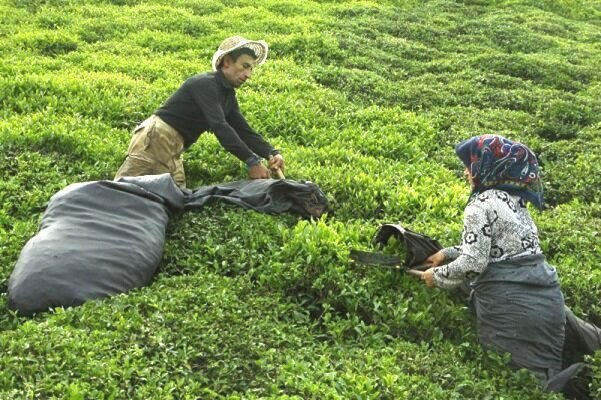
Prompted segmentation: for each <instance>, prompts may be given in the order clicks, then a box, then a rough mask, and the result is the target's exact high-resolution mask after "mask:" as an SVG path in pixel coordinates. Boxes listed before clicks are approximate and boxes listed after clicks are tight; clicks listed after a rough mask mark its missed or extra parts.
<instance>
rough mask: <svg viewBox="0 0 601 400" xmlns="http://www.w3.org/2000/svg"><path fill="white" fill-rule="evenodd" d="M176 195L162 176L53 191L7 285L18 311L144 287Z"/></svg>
mask: <svg viewBox="0 0 601 400" xmlns="http://www.w3.org/2000/svg"><path fill="white" fill-rule="evenodd" d="M182 209H183V193H182V192H181V190H180V189H179V188H178V187H177V186H176V185H175V183H174V182H173V180H172V179H171V177H170V176H169V175H167V174H165V175H160V176H153V177H150V176H143V177H136V178H125V179H124V180H123V181H121V182H113V181H97V182H85V183H75V184H72V185H69V186H68V187H66V188H65V189H63V190H61V191H59V192H58V193H56V194H55V195H54V196H53V197H52V198H51V199H50V202H49V204H48V207H47V209H46V211H45V212H44V214H43V216H42V220H41V223H40V227H39V231H38V233H37V234H36V235H35V236H34V237H32V238H31V239H30V240H29V241H28V242H27V244H26V245H25V247H24V248H23V249H22V251H21V254H20V255H19V259H18V260H17V263H16V265H15V268H14V270H13V272H12V274H11V276H10V278H9V282H8V307H9V308H10V309H12V310H17V311H19V313H20V314H22V315H30V314H33V313H35V312H39V311H46V310H48V309H49V308H52V307H57V306H63V307H69V306H76V305H79V304H82V303H83V302H84V301H86V300H89V299H96V298H102V297H106V296H110V295H114V294H118V293H124V292H127V291H129V290H131V289H133V288H137V287H142V286H145V285H147V284H148V283H149V282H150V281H151V280H152V278H153V276H154V274H155V272H156V269H157V267H158V265H159V263H160V261H161V257H162V254H163V244H164V241H165V230H166V226H167V223H168V222H169V218H170V216H171V215H172V213H177V212H180V211H181V210H182Z"/></svg>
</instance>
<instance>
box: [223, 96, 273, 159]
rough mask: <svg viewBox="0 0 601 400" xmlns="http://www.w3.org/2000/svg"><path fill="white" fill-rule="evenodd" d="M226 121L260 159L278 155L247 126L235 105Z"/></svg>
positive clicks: (261, 137)
mask: <svg viewBox="0 0 601 400" xmlns="http://www.w3.org/2000/svg"><path fill="white" fill-rule="evenodd" d="M227 121H228V122H229V123H230V125H231V126H232V127H233V128H234V129H235V130H236V132H237V133H238V136H239V137H240V139H241V140H242V141H244V143H246V145H247V146H248V147H249V148H250V149H252V150H253V151H254V152H255V153H257V154H258V155H260V156H261V157H263V158H269V156H270V155H275V154H279V150H276V149H274V148H273V146H272V145H271V144H270V143H269V142H268V141H266V140H265V139H264V138H263V136H261V135H259V134H258V133H257V132H255V131H254V130H253V129H252V128H251V127H250V125H248V122H246V119H245V118H244V116H243V115H242V113H241V112H240V109H239V108H238V104H237V103H236V107H235V109H234V110H233V111H232V112H231V113H230V114H229V115H228V116H227Z"/></svg>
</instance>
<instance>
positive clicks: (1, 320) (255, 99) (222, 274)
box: [0, 0, 601, 399]
mask: <svg viewBox="0 0 601 400" xmlns="http://www.w3.org/2000/svg"><path fill="white" fill-rule="evenodd" d="M0 22H1V23H0V153H1V154H2V157H1V158H0V261H1V262H0V283H2V282H3V281H5V280H6V279H8V277H9V276H10V273H11V271H12V268H13V267H14V265H15V263H16V261H17V259H18V257H19V253H20V251H21V249H22V248H23V246H24V244H25V243H26V241H27V240H28V239H29V238H31V237H32V236H33V235H34V234H35V232H36V229H37V226H38V220H39V217H40V215H41V213H42V212H43V210H44V207H45V205H46V203H47V202H48V200H49V199H50V197H51V196H52V195H53V194H54V193H56V192H57V191H59V190H60V189H62V188H64V187H65V186H67V185H68V184H71V183H74V182H82V181H91V180H101V179H112V177H113V174H114V173H115V171H116V170H117V168H118V167H119V165H120V163H121V162H122V160H123V157H124V154H125V151H126V148H127V144H128V142H129V139H130V134H131V129H132V128H133V126H135V125H136V124H137V123H138V122H140V121H141V120H143V119H144V118H146V117H147V116H148V115H149V114H151V113H152V112H153V111H154V110H155V109H156V108H157V107H159V106H160V104H161V103H162V102H163V101H164V100H165V99H166V98H167V96H169V95H170V94H171V93H172V92H173V90H175V89H176V88H177V87H178V85H180V84H181V82H182V81H183V80H184V79H186V78H187V77H189V76H191V75H193V74H195V73H198V72H201V71H205V70H209V69H210V58H211V56H212V54H213V52H214V50H215V48H216V47H217V45H218V43H219V42H220V41H221V40H222V39H223V38H224V37H226V36H229V35H233V34H241V35H244V36H247V37H250V38H264V39H265V40H267V41H268V43H269V45H270V55H269V58H268V61H267V63H266V64H265V65H263V66H261V67H260V68H257V69H256V71H255V74H254V75H253V79H252V80H250V81H249V82H248V83H247V84H246V85H245V86H244V87H243V88H241V89H240V90H239V91H238V99H239V103H240V105H241V108H242V110H243V112H244V114H245V116H246V117H247V119H248V121H249V122H250V124H251V126H253V127H254V128H256V129H257V130H258V131H259V132H262V133H263V134H264V135H265V136H266V137H267V138H268V139H269V141H270V142H271V143H273V144H274V145H275V147H277V148H280V149H282V151H283V153H284V156H285V157H286V162H287V171H286V175H287V177H289V178H291V179H295V180H311V181H313V182H316V183H317V184H318V185H319V186H320V187H321V188H322V189H323V190H324V192H325V193H326V195H327V196H328V200H329V202H330V205H331V207H330V210H329V213H328V215H327V216H324V218H322V219H321V220H320V221H299V220H298V219H297V218H296V217H295V216H292V215H280V216H269V215H263V214H259V213H256V212H250V211H245V210H241V209H240V208H236V207H233V206H229V205H222V204H211V205H208V206H207V207H206V208H204V209H203V210H200V211H198V212H189V213H185V214H183V215H180V216H178V217H176V218H174V219H173V220H172V221H171V223H170V225H169V227H168V232H167V242H166V245H165V252H164V256H163V261H162V263H161V266H160V272H159V274H158V275H157V277H156V279H155V281H154V282H153V283H152V284H151V285H150V286H149V287H147V288H143V289H139V290H135V291H132V292H131V293H127V294H124V295H120V296H115V297H113V298H110V299H104V300H97V301H90V302H88V303H86V304H85V305H83V306H81V307H78V308H76V309H66V310H63V309H56V310H52V311H50V312H48V313H43V314H40V315H38V316H36V317H34V318H28V319H26V318H22V317H18V316H15V315H14V314H12V313H10V312H9V311H8V310H7V308H6V295H5V294H1V295H0V332H1V333H0V398H2V399H25V398H57V399H58V398H65V399H84V398H85V399H88V398H90V399H91V398H94V399H121V398H127V399H197V398H203V399H226V398H227V399H242V398H243V399H259V398H261V399H264V398H281V399H348V398H354V399H374V398H378V399H442V398H444V399H469V398H478V399H498V398H505V399H509V398H510V399H555V398H559V397H558V396H555V395H551V394H548V393H543V392H542V391H541V390H540V389H539V388H538V384H537V382H536V381H535V380H534V378H533V377H532V376H530V375H529V374H528V373H526V372H525V371H518V372H516V371H512V370H510V369H509V368H507V365H506V363H507V361H508V359H507V356H506V355H497V354H494V353H488V352H485V351H483V350H482V349H481V348H480V346H479V345H478V340H477V337H476V333H475V327H474V323H473V319H472V317H471V316H470V312H469V311H468V309H467V307H466V303H465V299H464V296H463V295H461V294H459V293H452V292H451V293H445V292H441V291H432V290H428V289H427V288H425V287H423V285H421V284H420V283H419V282H418V281H416V280H414V279H413V278H411V277H410V276H407V275H405V274H403V273H402V272H397V271H389V270H386V269H382V268H377V267H370V266H362V265H356V264H351V263H349V261H348V252H349V249H350V248H361V249H370V246H369V242H370V239H371V237H372V236H373V234H374V232H375V229H376V228H377V227H378V225H379V224H381V223H383V222H397V221H400V222H401V223H402V224H404V225H406V226H408V227H409V228H411V229H414V230H416V231H419V232H423V233H426V234H428V235H430V236H432V237H435V238H437V239H438V240H439V241H440V242H441V243H442V244H443V245H452V244H456V243H457V242H458V241H459V237H460V232H461V228H462V210H463V207H464V205H465V202H466V200H467V195H468V193H469V188H468V187H467V184H466V183H465V182H464V181H463V180H462V175H461V166H460V164H459V161H458V160H457V159H456V156H455V155H454V151H453V146H454V145H455V144H456V143H457V142H459V141H460V140H463V139H465V138H467V137H469V136H472V135H477V134H482V133H490V132H498V133H501V134H503V135H506V136H509V137H511V138H514V139H517V140H523V141H525V142H526V143H528V144H530V145H531V147H532V148H533V149H534V150H535V151H536V153H537V154H539V156H540V162H541V165H542V167H543V174H544V175H543V179H544V183H545V191H546V192H545V193H546V194H545V196H546V201H547V209H546V210H545V211H544V212H542V213H538V212H536V211H533V213H532V214H533V217H534V218H535V221H536V223H537V225H538V227H539V231H540V237H541V241H542V246H543V249H544V251H545V253H546V255H547V257H548V259H549V261H550V262H551V263H552V264H553V265H555V266H556V267H557V269H558V271H559V274H560V278H561V283H562V288H563V291H564V294H565V297H566V302H567V303H568V305H569V306H570V307H571V308H572V309H573V310H574V311H575V312H576V314H578V315H580V316H582V317H585V318H587V319H589V320H591V321H593V322H596V323H598V324H599V323H601V307H600V306H599V304H598V299H599V297H600V295H601V285H600V283H599V282H601V276H599V269H598V267H597V265H598V260H599V259H601V253H600V250H599V246H598V237H599V227H600V226H601V210H600V201H601V195H600V188H601V180H600V178H599V173H598V169H599V167H598V166H599V164H600V162H601V160H600V156H601V139H600V138H601V136H600V135H599V133H600V131H599V130H600V127H601V73H600V70H599V68H598V65H600V64H601V49H600V48H599V45H598V43H599V42H600V40H601V33H600V30H599V27H600V26H601V8H600V7H599V3H598V2H597V1H590V0H561V1H551V0H497V1H481V0H469V1H468V0H465V1H451V0H437V1H414V0H404V1H398V0H386V1H378V2H376V1H343V2H340V1H304V0H285V1H282V0H261V1H259V0H252V1H244V2H242V1H237V0H220V1H217V0H205V1H200V0H175V1H171V2H169V3H167V2H161V1H157V0H145V1H139V0H93V1H83V0H69V1H62V0H61V1H58V0H8V1H5V2H3V3H2V4H1V5H0ZM185 158H186V161H185V165H186V171H187V178H188V185H189V186H190V187H197V186H201V185H208V184H214V183H219V182H225V181H233V180H238V179H243V178H244V176H245V169H244V168H243V166H242V165H241V163H240V162H239V161H238V160H236V159H235V158H234V157H232V156H230V155H228V154H227V153H225V152H224V151H223V149H222V148H221V146H220V145H219V143H218V141H217V140H216V139H215V137H214V136H213V135H211V134H205V135H203V136H201V138H200V140H199V141H198V143H196V144H195V145H194V146H192V147H191V148H190V149H189V150H188V151H187V152H186V154H185ZM384 251H385V252H387V253H392V254H397V255H400V256H402V255H403V254H404V252H405V249H404V248H403V247H402V245H401V244H399V243H391V244H390V245H389V246H388V247H387V248H386V249H384ZM600 360H601V354H599V353H597V354H595V355H593V356H591V357H590V358H589V360H588V361H589V363H590V365H591V368H592V375H593V378H592V386H591V395H592V396H593V397H595V396H597V397H599V396H601V380H600V376H601V361H600Z"/></svg>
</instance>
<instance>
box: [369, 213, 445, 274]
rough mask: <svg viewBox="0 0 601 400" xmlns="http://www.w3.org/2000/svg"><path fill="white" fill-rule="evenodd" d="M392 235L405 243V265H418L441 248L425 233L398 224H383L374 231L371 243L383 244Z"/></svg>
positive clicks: (412, 266)
mask: <svg viewBox="0 0 601 400" xmlns="http://www.w3.org/2000/svg"><path fill="white" fill-rule="evenodd" d="M392 236H394V237H395V238H396V239H397V240H398V241H399V242H401V243H403V244H404V245H405V251H406V253H405V267H407V268H414V267H420V266H421V265H422V264H423V263H424V262H425V261H426V259H427V258H428V257H430V256H431V255H432V254H434V253H436V252H437V251H438V250H440V249H442V246H441V245H440V243H438V241H437V240H434V239H432V238H430V237H428V236H426V235H423V234H421V233H417V232H413V231H412V230H410V229H407V228H404V227H403V226H401V225H400V224H383V225H381V226H380V228H379V229H378V231H377V232H376V233H375V235H374V237H373V239H372V241H371V242H372V245H374V246H384V245H386V243H388V240H389V239H390V238H391V237H392Z"/></svg>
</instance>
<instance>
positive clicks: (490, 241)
mask: <svg viewBox="0 0 601 400" xmlns="http://www.w3.org/2000/svg"><path fill="white" fill-rule="evenodd" d="M455 151H456V153H457V156H458V157H459V158H460V159H461V161H462V162H463V164H464V166H465V171H464V173H465V175H466V177H467V179H468V180H469V182H470V185H471V187H472V194H471V196H470V199H469V202H468V204H467V206H466V208H465V214H464V227H463V235H462V236H463V244H462V245H461V246H455V247H449V248H445V249H442V250H440V251H439V252H437V253H435V254H433V255H432V256H430V257H429V258H428V259H427V261H426V264H427V265H429V266H431V267H432V268H430V269H428V270H426V271H425V272H423V273H422V274H421V279H422V280H423V281H424V282H425V283H426V285H428V286H429V287H439V288H444V289H452V288H457V287H466V284H467V285H468V287H469V291H470V304H471V306H472V307H473V309H474V311H475V314H476V319H477V330H478V338H479V340H480V343H481V344H482V345H483V346H484V347H485V348H489V349H492V350H495V351H499V352H508V353H510V354H511V364H512V366H513V367H515V368H527V369H528V370H530V371H532V372H533V373H534V374H535V375H536V376H537V377H538V378H539V379H540V381H541V383H543V384H544V383H547V386H549V385H548V381H549V379H550V378H552V377H558V376H561V375H562V374H559V375H558V373H559V372H560V371H561V370H562V367H563V361H564V360H563V357H562V351H563V347H564V338H565V336H566V332H567V331H569V332H567V333H568V334H569V335H570V336H571V338H573V336H574V335H575V334H577V333H579V332H580V333H582V334H583V335H584V336H586V337H588V338H589V339H590V343H589V347H590V348H591V349H593V350H594V348H595V347H596V348H598V346H599V343H601V339H600V338H601V333H600V332H601V331H600V330H599V329H598V328H596V327H594V326H593V325H590V324H586V323H584V322H583V321H581V320H579V319H577V318H576V317H575V316H574V315H573V314H571V312H570V311H569V310H567V309H566V308H565V307H564V299H563V295H562V292H561V289H560V285H559V281H558V278H557V273H556V271H555V269H554V268H553V267H552V266H550V265H549V264H547V262H546V261H545V257H544V255H543V253H542V250H541V248H540V245H539V240H538V232H537V228H536V225H535V224H534V222H533V220H532V218H531V216H530V214H529V212H528V209H527V208H526V203H527V202H530V203H532V204H534V205H535V206H536V207H538V208H539V209H540V208H542V204H543V193H542V185H541V181H540V177H539V166H538V162H537V159H536V156H535V155H534V153H533V152H532V151H531V150H530V149H528V147H526V146H525V145H523V144H521V143H517V142H513V141H511V140H509V139H507V138H504V137H502V136H498V135H483V136H477V137H473V138H471V139H468V140H465V141H463V142H461V143H459V144H458V145H457V146H456V148H455ZM566 318H568V321H569V322H570V321H571V322H572V325H573V326H570V327H568V328H566ZM577 339H578V338H577ZM589 351H590V349H589ZM574 370H575V368H572V372H570V374H571V373H573V372H574Z"/></svg>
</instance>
